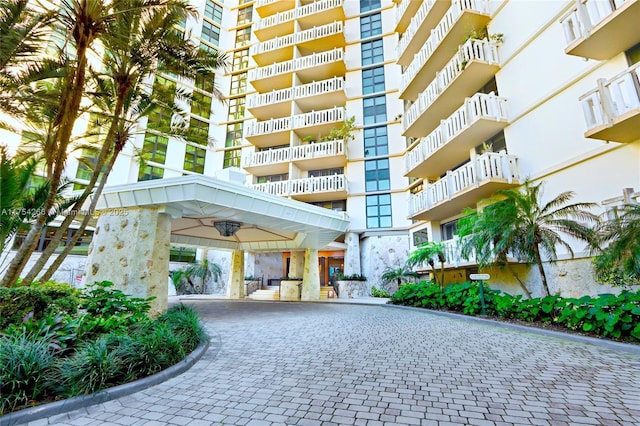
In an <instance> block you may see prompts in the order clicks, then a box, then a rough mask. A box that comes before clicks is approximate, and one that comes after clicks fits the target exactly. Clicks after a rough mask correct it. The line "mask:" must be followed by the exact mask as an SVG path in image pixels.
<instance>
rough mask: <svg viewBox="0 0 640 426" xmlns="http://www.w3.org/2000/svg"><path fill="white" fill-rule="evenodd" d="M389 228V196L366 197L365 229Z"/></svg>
mask: <svg viewBox="0 0 640 426" xmlns="http://www.w3.org/2000/svg"><path fill="white" fill-rule="evenodd" d="M389 227H391V194H382V195H367V228H389Z"/></svg>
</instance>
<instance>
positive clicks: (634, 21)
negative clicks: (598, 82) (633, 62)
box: [560, 0, 640, 60]
mask: <svg viewBox="0 0 640 426" xmlns="http://www.w3.org/2000/svg"><path fill="white" fill-rule="evenodd" d="M639 22H640V0H613V1H602V0H576V1H575V6H574V7H573V8H572V9H571V10H570V11H569V13H568V14H567V15H565V16H564V17H563V18H562V19H561V20H560V23H561V24H562V28H563V30H564V35H565V39H566V41H567V47H566V48H565V50H564V51H565V53H567V54H568V55H575V56H582V57H585V58H591V59H598V60H604V59H609V58H611V57H613V56H614V55H616V54H618V53H620V52H624V51H626V50H627V49H629V48H630V47H632V46H635V45H636V44H637V43H640V31H638V23H639Z"/></svg>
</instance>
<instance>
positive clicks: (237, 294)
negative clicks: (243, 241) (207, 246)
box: [227, 250, 244, 299]
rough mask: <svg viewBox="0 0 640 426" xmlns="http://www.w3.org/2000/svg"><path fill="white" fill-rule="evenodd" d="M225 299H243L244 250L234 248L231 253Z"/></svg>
mask: <svg viewBox="0 0 640 426" xmlns="http://www.w3.org/2000/svg"><path fill="white" fill-rule="evenodd" d="M227 299H244V250H234V251H233V253H231V274H229V285H228V286H227Z"/></svg>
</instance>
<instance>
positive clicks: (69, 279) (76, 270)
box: [4, 251, 87, 287]
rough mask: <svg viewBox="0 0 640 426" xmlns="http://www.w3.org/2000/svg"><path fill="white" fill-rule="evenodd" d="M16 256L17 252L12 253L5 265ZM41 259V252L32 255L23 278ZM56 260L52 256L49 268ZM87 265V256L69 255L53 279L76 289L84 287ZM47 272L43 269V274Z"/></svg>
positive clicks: (23, 272) (48, 263)
mask: <svg viewBox="0 0 640 426" xmlns="http://www.w3.org/2000/svg"><path fill="white" fill-rule="evenodd" d="M14 255H15V251H11V252H10V253H9V254H8V256H7V259H6V261H5V263H4V265H8V264H9V262H11V259H13V257H14ZM39 258H40V252H35V253H33V254H32V255H31V258H30V259H29V262H27V266H26V267H25V268H24V270H23V271H22V274H21V276H25V275H26V274H27V273H28V272H29V270H30V269H31V267H32V266H33V265H34V264H35V263H36V262H37V261H38V259H39ZM54 260H55V256H52V257H51V258H50V259H49V261H48V262H47V266H49V265H50V264H51V263H52V262H53V261H54ZM86 265H87V256H78V255H69V256H67V257H66V258H65V259H64V261H63V262H62V265H60V267H59V268H58V270H57V271H56V272H55V273H54V274H53V276H52V277H51V279H53V280H55V281H59V282H62V283H69V284H71V285H73V286H75V287H83V286H84V280H83V278H84V270H85V267H86ZM44 271H46V268H44V269H43V272H44Z"/></svg>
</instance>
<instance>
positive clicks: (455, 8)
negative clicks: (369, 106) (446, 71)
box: [397, 0, 490, 92]
mask: <svg viewBox="0 0 640 426" xmlns="http://www.w3.org/2000/svg"><path fill="white" fill-rule="evenodd" d="M428 4H429V2H425V4H424V5H423V7H421V8H420V10H422V9H425V14H426V13H427V12H428V7H427V8H425V5H428ZM489 10H490V8H489V0H460V1H457V2H453V4H452V5H451V7H450V8H449V10H448V11H447V13H446V14H445V15H444V17H443V18H442V20H441V21H440V23H439V24H438V26H437V27H435V28H434V29H433V30H432V31H431V35H430V36H429V38H428V39H427V41H426V42H425V43H424V46H422V48H421V49H420V50H419V51H418V53H416V55H415V56H414V57H413V61H411V64H410V65H409V66H408V67H407V69H406V70H405V72H404V74H403V75H402V80H401V83H400V92H403V91H404V89H405V88H406V87H407V86H408V85H409V83H410V82H411V81H412V80H413V79H414V77H415V76H416V75H417V74H418V72H419V71H420V70H421V69H422V67H423V66H424V64H425V63H426V62H427V61H428V60H429V57H430V56H431V55H432V54H433V52H434V51H435V50H436V48H437V47H438V45H440V42H441V41H442V40H443V39H444V38H445V37H446V35H447V33H448V32H449V30H450V29H451V27H453V25H454V24H455V22H456V21H457V20H458V18H459V17H460V16H461V15H462V14H463V13H464V12H466V11H474V12H478V13H489ZM413 23H414V21H411V24H412V25H413ZM415 23H416V26H417V25H419V24H420V21H415ZM414 31H415V30H414ZM409 41H410V39H409V38H408V37H407V35H405V36H404V37H402V40H401V41H400V43H399V44H398V47H397V49H398V50H397V53H398V56H400V55H399V54H401V53H402V52H404V49H406V47H407V45H408V44H409Z"/></svg>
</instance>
